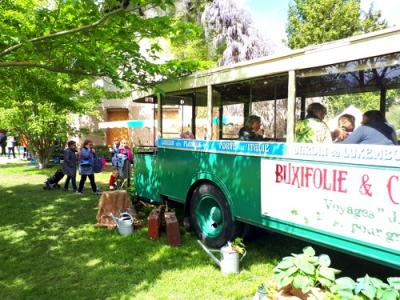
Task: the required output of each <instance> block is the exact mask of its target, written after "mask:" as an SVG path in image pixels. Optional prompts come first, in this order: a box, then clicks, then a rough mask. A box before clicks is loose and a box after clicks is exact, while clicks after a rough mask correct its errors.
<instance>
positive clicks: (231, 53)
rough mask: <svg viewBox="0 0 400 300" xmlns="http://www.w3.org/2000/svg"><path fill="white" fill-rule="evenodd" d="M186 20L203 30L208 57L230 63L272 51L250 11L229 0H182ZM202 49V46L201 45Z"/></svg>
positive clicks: (203, 44)
mask: <svg viewBox="0 0 400 300" xmlns="http://www.w3.org/2000/svg"><path fill="white" fill-rule="evenodd" d="M182 3H183V7H184V12H185V19H186V20H187V21H189V22H192V23H195V24H199V25H200V26H201V28H202V30H203V32H202V34H203V37H202V42H203V43H202V44H201V43H199V44H200V45H201V47H206V49H205V50H206V54H207V58H208V60H211V61H215V62H218V64H219V65H230V64H233V63H237V62H240V61H245V60H250V59H253V58H257V57H260V56H265V55H268V54H270V53H271V52H272V50H271V48H270V47H269V45H268V43H267V41H266V40H265V39H264V38H263V37H262V36H261V35H260V34H259V32H258V31H257V29H256V28H254V26H253V24H252V20H251V16H250V15H249V13H248V12H247V11H246V10H245V9H242V8H240V7H239V6H238V4H237V3H236V2H235V1H232V0H182ZM201 49H203V48H201Z"/></svg>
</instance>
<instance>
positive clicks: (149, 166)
mask: <svg viewBox="0 0 400 300" xmlns="http://www.w3.org/2000/svg"><path fill="white" fill-rule="evenodd" d="M157 161H158V156H157V154H148V153H147V154H143V153H140V154H135V174H134V182H135V193H134V194H135V196H139V197H143V198H146V199H149V200H152V201H155V202H161V199H160V193H159V189H160V178H159V175H158V174H159V171H158V168H159V165H158V162H157Z"/></svg>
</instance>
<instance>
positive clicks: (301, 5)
mask: <svg viewBox="0 0 400 300" xmlns="http://www.w3.org/2000/svg"><path fill="white" fill-rule="evenodd" d="M380 18H381V14H380V12H379V11H374V9H373V6H372V5H371V6H370V9H369V11H368V12H366V13H365V12H362V11H361V9H360V0H294V3H293V4H292V5H290V6H289V12H288V24H287V27H286V33H287V37H288V45H289V47H290V48H292V49H295V48H303V47H306V46H308V45H311V44H320V43H324V42H329V41H333V40H338V39H342V38H346V37H349V36H352V35H355V34H359V33H366V32H370V31H374V30H378V29H383V28H385V27H387V23H386V21H384V20H381V19H380Z"/></svg>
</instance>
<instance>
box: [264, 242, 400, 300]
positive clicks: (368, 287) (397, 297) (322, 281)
mask: <svg viewBox="0 0 400 300" xmlns="http://www.w3.org/2000/svg"><path fill="white" fill-rule="evenodd" d="M330 264H331V259H330V258H329V256H328V255H326V254H321V255H319V256H315V251H314V249H313V248H312V247H306V248H304V249H303V253H301V254H292V255H291V256H287V257H284V258H283V259H282V260H281V262H280V263H279V264H278V265H277V266H276V267H275V268H274V284H272V285H271V284H269V286H274V285H276V289H277V290H281V291H284V292H286V291H289V293H291V294H293V292H297V291H301V293H302V294H303V295H301V296H302V298H304V299H305V298H306V297H307V296H308V294H310V293H311V292H312V293H313V292H314V291H313V290H314V289H315V288H319V289H321V290H322V291H323V292H325V296H324V299H330V300H339V299H341V300H347V299H348V300H364V299H368V300H400V277H389V278H388V279H387V283H385V282H383V281H382V280H380V279H378V278H374V277H370V276H368V275H365V276H364V277H361V278H358V279H357V280H356V281H354V280H353V279H351V278H350V277H341V278H337V279H336V274H338V273H340V270H337V269H333V268H331V267H330Z"/></svg>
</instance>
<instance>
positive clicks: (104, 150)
mask: <svg viewBox="0 0 400 300" xmlns="http://www.w3.org/2000/svg"><path fill="white" fill-rule="evenodd" d="M94 150H95V151H96V155H97V156H99V157H104V158H106V159H107V158H108V159H111V154H110V149H109V148H108V146H103V145H95V146H94Z"/></svg>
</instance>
